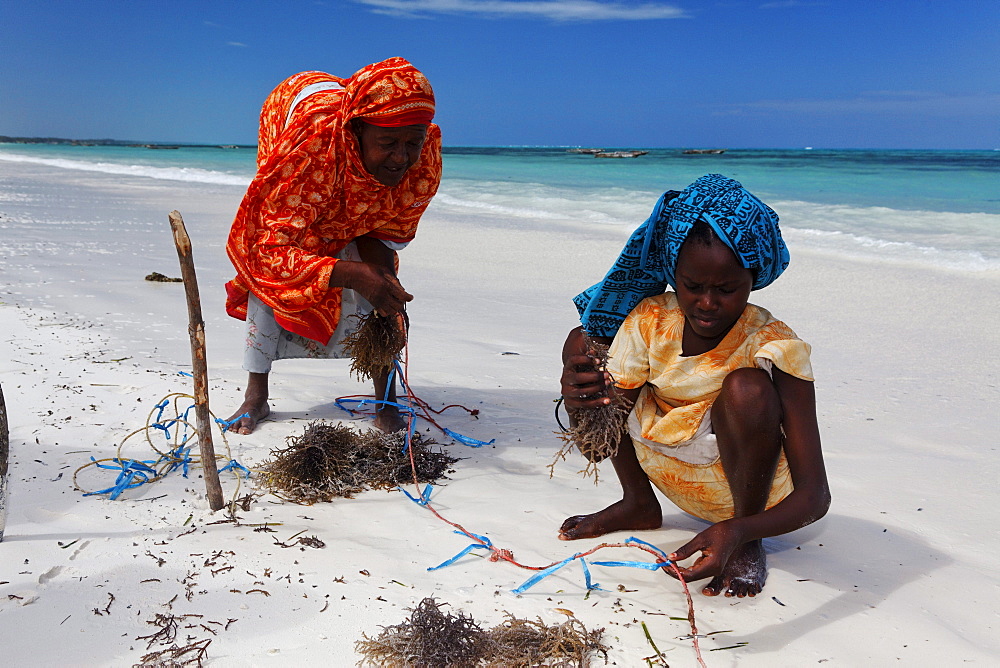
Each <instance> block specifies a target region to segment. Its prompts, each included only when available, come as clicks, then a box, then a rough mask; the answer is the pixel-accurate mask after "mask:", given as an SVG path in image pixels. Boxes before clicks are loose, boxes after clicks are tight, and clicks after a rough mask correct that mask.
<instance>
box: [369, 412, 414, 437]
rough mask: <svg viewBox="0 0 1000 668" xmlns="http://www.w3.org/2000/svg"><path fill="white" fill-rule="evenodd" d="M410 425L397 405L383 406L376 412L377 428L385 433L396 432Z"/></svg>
mask: <svg viewBox="0 0 1000 668" xmlns="http://www.w3.org/2000/svg"><path fill="white" fill-rule="evenodd" d="M409 426H410V425H409V423H408V422H407V421H406V419H404V418H403V416H402V415H400V414H399V409H397V408H396V407H395V406H383V407H382V408H380V409H379V410H378V411H376V413H375V428H376V429H378V430H379V431H381V432H382V433H384V434H395V433H396V432H397V431H403V430H404V429H406V428H408V427H409Z"/></svg>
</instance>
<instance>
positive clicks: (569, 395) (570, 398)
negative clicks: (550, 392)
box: [559, 354, 611, 409]
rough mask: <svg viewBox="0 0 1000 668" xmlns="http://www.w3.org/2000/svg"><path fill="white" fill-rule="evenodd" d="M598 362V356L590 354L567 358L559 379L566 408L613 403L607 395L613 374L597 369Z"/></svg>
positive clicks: (592, 406) (593, 406)
mask: <svg viewBox="0 0 1000 668" xmlns="http://www.w3.org/2000/svg"><path fill="white" fill-rule="evenodd" d="M597 364H598V360H597V358H596V357H594V356H592V355H589V354H583V355H570V356H569V357H568V358H567V359H566V362H565V363H564V364H563V371H562V376H561V378H560V379H559V380H560V385H561V391H562V396H563V401H564V402H565V404H566V408H568V409H573V408H596V407H597V406H601V405H606V404H610V403H611V400H610V399H609V398H608V396H607V388H608V387H609V386H610V385H611V375H610V374H609V373H607V372H606V371H599V370H597Z"/></svg>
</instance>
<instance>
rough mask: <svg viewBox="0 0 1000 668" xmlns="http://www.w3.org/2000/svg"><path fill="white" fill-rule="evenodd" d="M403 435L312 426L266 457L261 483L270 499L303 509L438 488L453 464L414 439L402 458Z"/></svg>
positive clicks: (428, 441) (421, 440)
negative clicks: (408, 486)
mask: <svg viewBox="0 0 1000 668" xmlns="http://www.w3.org/2000/svg"><path fill="white" fill-rule="evenodd" d="M405 443H406V434H405V432H396V433H394V434H384V433H382V432H380V431H377V430H375V429H369V430H367V431H363V432H357V431H354V430H353V429H351V428H350V427H347V426H345V425H341V424H330V423H326V422H323V421H316V422H311V423H310V424H309V425H307V426H306V428H305V429H304V430H303V432H302V434H301V435H299V436H289V437H288V438H287V439H286V447H285V448H282V449H280V450H272V451H271V457H272V458H271V459H270V460H268V461H266V462H264V463H263V464H262V465H261V467H260V471H261V475H260V478H259V479H260V481H261V485H262V486H263V487H265V488H266V489H267V490H268V491H270V492H271V493H272V494H274V495H275V496H277V497H279V498H281V499H284V500H286V501H291V502H293V503H300V504H304V505H312V504H314V503H317V502H320V501H332V500H333V499H335V498H337V497H341V498H348V499H349V498H351V497H353V496H354V495H355V494H358V493H359V492H362V491H364V490H366V489H390V488H392V487H396V486H397V485H400V484H404V483H407V482H412V481H413V478H414V474H415V475H416V479H417V482H422V483H423V482H431V483H433V482H437V481H438V480H439V479H441V478H444V477H445V473H447V472H448V471H449V470H450V467H451V465H452V464H454V463H455V462H457V461H458V458H457V457H452V456H450V455H447V454H445V453H443V452H435V451H433V450H431V448H430V446H432V445H437V442H435V441H434V440H432V439H427V438H423V437H421V436H420V435H419V434H416V435H414V437H413V438H412V439H411V441H410V448H411V449H412V451H413V464H412V466H411V463H410V453H409V452H404V446H405Z"/></svg>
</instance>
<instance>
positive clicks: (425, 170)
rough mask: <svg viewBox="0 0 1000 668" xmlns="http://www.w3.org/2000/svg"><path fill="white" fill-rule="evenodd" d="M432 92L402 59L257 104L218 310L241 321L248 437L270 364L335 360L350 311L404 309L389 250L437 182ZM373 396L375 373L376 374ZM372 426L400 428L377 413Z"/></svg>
mask: <svg viewBox="0 0 1000 668" xmlns="http://www.w3.org/2000/svg"><path fill="white" fill-rule="evenodd" d="M433 117H434V93H433V91H432V90H431V86H430V84H429V83H428V82H427V79H426V78H425V77H424V75H423V74H421V73H420V72H419V71H418V70H417V69H416V68H414V67H413V66H412V65H411V64H410V63H408V62H407V61H406V60H404V59H402V58H390V59H388V60H385V61H382V62H380V63H375V64H373V65H369V66H367V67H365V68H363V69H361V70H360V71H358V72H357V73H355V74H354V75H353V76H351V77H349V78H347V79H342V78H340V77H336V76H333V75H330V74H326V73H323V72H302V73H300V74H296V75H295V76H292V77H290V78H289V79H287V80H285V81H284V82H282V83H281V84H280V85H279V86H278V87H277V88H276V89H274V91H273V92H272V93H271V94H270V96H268V98H267V100H266V101H265V102H264V107H263V109H262V110H261V117H260V137H259V145H258V149H257V175H256V176H255V177H254V180H253V182H251V184H250V187H249V188H248V189H247V193H246V195H245V196H244V198H243V202H242V204H241V205H240V209H239V211H238V212H237V214H236V219H235V221H233V227H232V230H231V231H230V233H229V241H228V243H227V245H226V252H227V253H228V255H229V258H230V260H231V261H232V263H233V266H234V267H235V268H236V278H234V279H233V280H232V281H230V282H229V283H227V284H226V292H227V301H226V310H227V312H228V313H229V314H230V315H232V316H233V317H235V318H240V319H243V320H246V321H247V350H246V354H245V356H244V364H243V368H244V369H246V370H247V371H248V372H249V374H250V378H249V381H248V384H247V390H246V394H245V401H244V402H243V404H242V405H241V406H240V407H239V409H238V410H237V411H236V413H235V414H234V416H233V417H232V418H230V420H231V421H233V423H232V427H231V428H232V430H234V431H236V432H238V433H241V434H249V433H250V432H251V431H253V429H254V428H255V426H256V424H257V422H258V421H259V420H261V419H262V418H264V417H266V416H267V415H268V413H269V412H270V407H269V405H268V389H267V382H268V375H269V373H270V370H271V362H273V361H274V360H276V359H285V358H292V357H316V358H327V357H343V356H345V355H344V351H343V347H342V345H341V342H342V340H343V338H344V337H345V336H347V335H349V334H350V333H351V332H352V330H353V328H354V327H356V324H357V319H356V318H349V317H347V316H348V315H351V314H363V313H366V312H370V311H371V309H372V308H374V309H376V310H377V311H378V312H379V313H380V314H382V315H394V314H396V313H399V312H401V311H402V310H403V307H404V304H405V303H406V302H408V301H410V300H411V299H412V298H413V297H412V296H411V295H410V294H409V293H407V292H406V291H405V290H404V289H403V287H402V285H400V283H399V281H398V280H397V278H396V263H397V259H396V251H397V250H400V249H402V248H403V247H405V246H406V244H407V243H409V241H410V240H412V239H413V236H414V234H415V233H416V230H417V223H418V222H419V220H420V216H421V215H422V214H423V212H424V210H425V209H426V208H427V205H428V204H429V203H430V200H431V198H432V197H433V196H434V194H435V193H436V192H437V188H438V184H439V183H440V180H441V131H440V129H439V128H438V127H437V126H436V125H434V124H433V123H431V120H432V119H433ZM374 381H375V391H376V395H377V396H379V397H380V398H381V397H383V396H386V391H387V390H388V392H389V396H390V398H391V399H394V388H393V387H388V385H389V384H388V377H387V375H382V376H380V377H376V378H375V379H374ZM376 426H377V427H378V428H380V429H383V430H385V431H395V430H397V429H399V428H402V427H403V426H404V424H403V420H402V418H401V417H400V415H399V413H398V411H397V410H396V409H395V408H394V407H392V406H384V407H383V408H382V409H381V410H379V412H378V414H377V416H376Z"/></svg>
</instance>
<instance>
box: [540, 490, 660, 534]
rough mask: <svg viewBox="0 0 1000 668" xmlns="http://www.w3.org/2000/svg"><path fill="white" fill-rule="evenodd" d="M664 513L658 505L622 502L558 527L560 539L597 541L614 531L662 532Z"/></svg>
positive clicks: (652, 502) (647, 502) (575, 517)
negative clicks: (647, 530)
mask: <svg viewBox="0 0 1000 668" xmlns="http://www.w3.org/2000/svg"><path fill="white" fill-rule="evenodd" d="M661 524H663V514H662V513H661V512H660V504H659V502H658V501H657V500H656V499H655V498H653V499H652V500H651V501H646V502H642V503H639V502H635V501H626V500H625V499H622V500H621V501H617V502H615V503H612V504H611V505H610V506H608V507H607V508H605V509H604V510H598V511H597V512H596V513H591V514H590V515H574V516H573V517H570V518H568V519H567V520H566V521H565V522H563V523H562V526H561V527H559V539H560V540H577V539H579V538H595V537H597V536H603V535H604V534H606V533H611V532H612V531H625V530H633V531H634V530H642V529H659V528H660V525H661Z"/></svg>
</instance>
